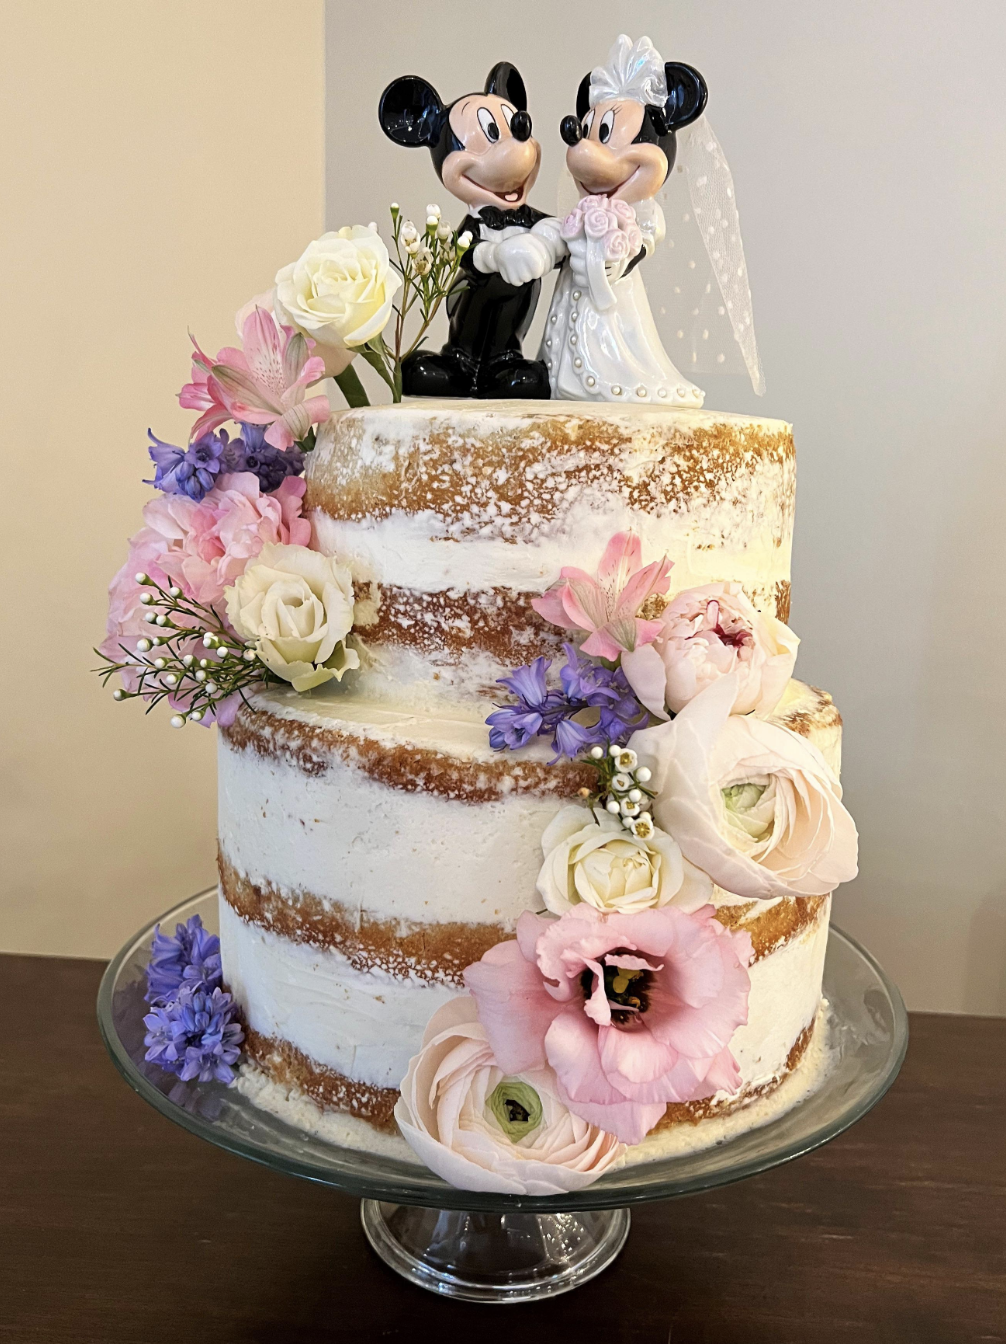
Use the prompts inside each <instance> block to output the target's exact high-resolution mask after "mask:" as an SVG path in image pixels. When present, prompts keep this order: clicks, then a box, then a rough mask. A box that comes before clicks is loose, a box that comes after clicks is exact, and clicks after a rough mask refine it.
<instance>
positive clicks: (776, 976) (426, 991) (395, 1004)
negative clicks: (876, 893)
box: [220, 897, 830, 1133]
mask: <svg viewBox="0 0 1006 1344" xmlns="http://www.w3.org/2000/svg"><path fill="white" fill-rule="evenodd" d="M829 913H830V900H829V898H827V897H824V898H820V899H811V900H803V901H780V902H778V903H776V904H774V905H772V906H770V907H769V908H768V909H767V910H766V909H765V908H764V907H762V908H761V909H760V910H759V911H758V912H757V913H754V910H753V907H751V906H736V905H732V906H723V907H721V908H720V911H719V913H718V918H720V919H721V920H722V921H723V922H724V923H729V924H731V925H733V926H736V927H740V928H744V929H747V930H748V931H749V932H750V933H751V936H752V942H753V944H754V948H755V960H754V962H753V964H752V966H751V993H750V999H749V1004H748V1021H747V1024H746V1025H745V1026H743V1027H741V1028H740V1029H739V1030H738V1031H737V1033H736V1035H735V1036H734V1038H733V1041H732V1042H731V1049H732V1051H733V1053H734V1055H735V1057H736V1059H737V1062H738V1064H739V1066H740V1073H741V1088H740V1091H739V1092H737V1093H735V1094H732V1095H727V1094H725V1093H720V1094H717V1095H715V1096H713V1097H710V1098H708V1099H705V1100H703V1101H698V1102H691V1103H687V1104H683V1105H671V1106H668V1108H667V1111H666V1113H665V1115H664V1118H663V1120H662V1121H661V1122H660V1124H659V1125H658V1127H657V1128H658V1129H663V1128H666V1127H668V1126H671V1125H674V1124H678V1123H688V1124H692V1125H695V1124H702V1123H705V1122H707V1121H709V1120H710V1119H713V1118H717V1117H720V1116H722V1115H724V1114H726V1113H728V1112H731V1111H735V1110H738V1109H739V1108H743V1107H748V1106H750V1105H751V1104H752V1103H754V1102H757V1101H758V1100H759V1099H760V1098H763V1097H765V1096H766V1095H767V1094H769V1093H770V1092H772V1091H773V1089H775V1088H777V1087H778V1086H779V1085H780V1083H782V1082H783V1080H784V1079H785V1078H786V1077H787V1076H788V1075H789V1074H790V1073H791V1072H792V1071H793V1070H794V1069H795V1068H796V1066H797V1065H798V1064H799V1063H800V1061H801V1059H802V1057H803V1055H804V1053H805V1051H806V1050H807V1048H808V1045H809V1043H810V1041H811V1036H812V1032H813V1029H814V1023H815V1021H816V1020H817V1017H818V1012H819V1008H820V1004H821V979H822V973H823V969H824V955H825V949H826V947H827V940H828V919H829ZM220 933H221V942H222V945H223V948H224V974H225V978H226V980H227V983H228V986H229V987H230V989H231V990H232V991H233V993H234V994H235V996H236V998H237V1000H238V1002H239V1003H241V1004H242V1005H243V1007H244V1013H245V1025H246V1030H247V1053H248V1057H249V1059H250V1060H251V1062H252V1063H253V1064H254V1065H255V1066H256V1068H257V1069H258V1070H259V1071H260V1073H261V1074H262V1075H263V1076H264V1078H265V1079H268V1080H269V1081H271V1082H272V1083H274V1084H276V1085H277V1088H276V1089H274V1090H273V1092H272V1094H271V1095H272V1098H273V1105H272V1107H271V1109H279V1111H280V1113H281V1114H282V1113H284V1110H285V1112H286V1114H287V1115H288V1117H289V1118H290V1119H291V1120H296V1117H297V1115H298V1113H299V1112H300V1110H301V1108H302V1103H303V1101H304V1100H305V1099H309V1100H310V1101H311V1102H313V1103H314V1105H315V1106H316V1107H318V1108H320V1109H321V1110H323V1111H334V1112H342V1113H347V1114H349V1115H351V1116H355V1117H358V1118H359V1119H362V1120H365V1121H366V1122H367V1123H368V1125H369V1126H371V1127H373V1129H374V1130H376V1131H379V1132H384V1133H390V1132H393V1131H394V1128H395V1122H394V1117H393V1114H392V1112H393V1109H394V1105H395V1102H396V1101H397V1099H398V1083H399V1081H400V1080H401V1079H402V1077H404V1074H405V1071H406V1068H407V1066H408V1061H409V1058H410V1056H411V1055H413V1054H414V1053H415V1052H416V1050H417V1049H418V1047H419V1042H420V1040H421V1038H422V1032H423V1028H424V1027H425V1025H426V1022H427V1020H428V1019H429V1017H430V1016H431V1015H432V1014H433V1012H434V1011H435V1010H436V1009H437V1008H438V1007H440V1005H441V1004H442V1003H444V1002H445V1001H446V1000H447V999H449V998H451V997H453V996H454V995H456V994H457V993H458V992H459V990H458V988H457V987H456V986H452V985H448V984H443V983H438V982H435V981H429V980H420V981H416V980H410V979H409V978H407V977H406V978H403V977H401V976H392V975H390V974H387V973H385V974H375V972H374V971H373V970H370V971H367V972H360V971H358V970H356V969H354V967H353V966H352V965H351V964H350V963H349V961H348V960H347V959H346V957H345V956H343V955H342V954H341V953H339V952H338V951H336V950H334V949H326V950H324V951H322V950H320V949H318V948H316V947H312V946H311V945H310V944H305V943H297V942H293V941H291V940H289V939H287V938H285V937H284V936H283V935H281V934H277V933H274V932H270V931H268V930H266V929H263V928H262V927H261V926H260V925H258V924H254V923H249V922H248V921H246V920H244V919H242V917H241V916H240V915H239V914H237V913H236V912H235V910H234V909H233V908H232V906H231V905H230V904H229V902H228V901H227V900H226V899H221V902H220ZM277 1097H279V1098H283V1097H285V1098H286V1101H287V1104H286V1107H285V1108H284V1107H283V1106H282V1105H280V1106H279V1107H277V1105H276V1098H277ZM757 1122H758V1121H757V1119H756V1117H755V1116H754V1114H752V1124H754V1123H757Z"/></svg>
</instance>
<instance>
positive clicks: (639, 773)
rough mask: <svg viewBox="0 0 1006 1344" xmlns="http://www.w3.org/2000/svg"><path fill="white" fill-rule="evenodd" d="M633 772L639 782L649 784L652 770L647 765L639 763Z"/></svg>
mask: <svg viewBox="0 0 1006 1344" xmlns="http://www.w3.org/2000/svg"><path fill="white" fill-rule="evenodd" d="M634 773H635V776H636V778H637V779H638V780H639V782H640V784H649V782H650V780H651V779H652V778H653V771H652V770H651V769H650V768H649V766H647V765H641V766H640V767H639V769H638V770H636V771H635V772H634Z"/></svg>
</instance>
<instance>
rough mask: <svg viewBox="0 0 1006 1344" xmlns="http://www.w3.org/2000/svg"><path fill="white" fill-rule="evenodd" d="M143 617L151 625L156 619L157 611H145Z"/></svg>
mask: <svg viewBox="0 0 1006 1344" xmlns="http://www.w3.org/2000/svg"><path fill="white" fill-rule="evenodd" d="M143 619H144V620H145V621H146V623H147V624H148V625H153V623H154V622H155V621H156V620H157V612H156V611H145V612H144V613H143Z"/></svg>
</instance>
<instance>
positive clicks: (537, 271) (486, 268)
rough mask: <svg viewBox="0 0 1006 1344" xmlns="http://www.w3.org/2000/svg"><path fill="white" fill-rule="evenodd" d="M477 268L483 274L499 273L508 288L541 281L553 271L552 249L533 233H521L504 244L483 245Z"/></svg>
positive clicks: (479, 253)
mask: <svg viewBox="0 0 1006 1344" xmlns="http://www.w3.org/2000/svg"><path fill="white" fill-rule="evenodd" d="M474 261H475V267H476V270H479V271H482V272H483V274H489V273H490V272H493V271H495V272H496V273H497V274H498V275H499V276H501V277H502V279H503V280H505V281H506V283H507V284H508V285H514V286H517V285H526V284H528V283H529V282H530V281H531V280H540V279H541V277H542V276H543V275H547V274H548V272H549V271H550V270H551V269H552V267H553V265H554V264H555V263H554V260H553V258H552V249H551V248H550V247H548V246H547V245H546V244H545V243H544V242H542V240H541V239H540V238H536V237H535V236H534V234H532V233H530V232H524V233H517V234H514V235H513V237H511V238H504V239H503V241H502V242H500V243H479V245H478V247H477V248H476V249H475V257H474Z"/></svg>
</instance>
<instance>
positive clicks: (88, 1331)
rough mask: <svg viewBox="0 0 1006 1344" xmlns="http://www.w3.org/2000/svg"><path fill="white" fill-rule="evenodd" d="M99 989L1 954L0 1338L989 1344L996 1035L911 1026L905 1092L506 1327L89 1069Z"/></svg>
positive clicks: (143, 1343) (320, 1201) (667, 1212)
mask: <svg viewBox="0 0 1006 1344" xmlns="http://www.w3.org/2000/svg"><path fill="white" fill-rule="evenodd" d="M101 972H102V966H101V964H100V963H98V962H94V961H72V960H67V959H62V958H42V957H14V956H3V957H0V1025H2V1030H0V1340H3V1341H8V1340H9V1341H16V1344H43V1341H44V1344H64V1342H65V1344H127V1342H128V1344H161V1342H162V1341H163V1342H164V1344H204V1342H205V1344H211V1342H212V1344H229V1342H230V1341H248V1342H249V1344H301V1342H303V1344H309V1342H310V1344H323V1342H324V1341H328V1340H350V1339H353V1340H358V1341H366V1342H367V1344H374V1342H376V1341H378V1340H382V1339H390V1340H394V1339H403V1340H405V1339H409V1340H412V1339H426V1338H430V1339H438V1340H441V1341H451V1342H452V1344H453V1342H454V1341H464V1340H468V1339H471V1340H472V1341H476V1342H477V1344H495V1341H506V1344H515V1341H521V1340H524V1339H528V1340H550V1341H556V1342H557V1344H561V1342H563V1341H566V1340H574V1341H576V1342H577V1344H592V1342H593V1341H597V1344H636V1342H637V1341H638V1342H639V1344H668V1341H669V1342H670V1344H831V1342H832V1341H836V1342H837V1341H856V1342H857V1344H858V1342H859V1341H873V1340H878V1341H884V1342H885V1344H887V1341H890V1342H891V1344H894V1342H895V1341H897V1344H902V1342H903V1344H962V1341H972V1340H974V1341H979V1340H980V1341H994V1340H999V1341H1002V1340H1006V1282H1004V1277H1003V1275H1004V1263H1003V1252H1004V1245H1006V1235H1004V1233H1006V1125H1004V1119H1006V1105H1004V1102H1006V1080H1004V1064H1006V1020H997V1019H990V1018H974V1017H942V1016H935V1015H927V1014H915V1015H914V1016H913V1018H912V1042H911V1045H910V1047H909V1051H908V1059H907V1062H906V1064H905V1067H904V1070H903V1071H902V1074H901V1077H900V1078H899V1080H898V1082H897V1083H896V1084H895V1086H894V1088H893V1090H892V1091H891V1092H890V1093H889V1095H888V1096H887V1097H886V1098H885V1099H884V1101H882V1102H881V1103H880V1105H879V1106H878V1107H877V1108H876V1110H874V1111H873V1112H872V1113H871V1114H870V1115H869V1116H867V1118H866V1119H865V1120H863V1121H861V1122H860V1123H859V1124H858V1125H856V1126H855V1127H854V1128H853V1129H852V1130H850V1131H849V1132H848V1133H846V1134H844V1135H843V1136H842V1137H841V1138H839V1139H836V1140H835V1142H833V1143H831V1144H829V1145H828V1146H827V1147H825V1148H823V1149H820V1150H819V1151H818V1152H816V1153H812V1154H811V1155H810V1156H809V1157H805V1158H802V1159H801V1160H800V1161H798V1162H793V1163H791V1164H790V1165H788V1166H785V1167H780V1168H777V1169H776V1170H775V1171H771V1172H767V1173H765V1174H764V1175H762V1176H757V1177H755V1178H754V1179H752V1180H749V1181H744V1182H742V1183H741V1184H739V1185H734V1186H729V1187H727V1188H725V1189H721V1190H718V1191H715V1192H713V1193H711V1194H706V1195H699V1196H695V1197H693V1198H691V1199H682V1200H674V1201H671V1202H669V1203H666V1204H650V1205H646V1206H644V1207H642V1208H640V1209H638V1210H637V1211H635V1212H634V1213H633V1215H632V1233H631V1235H630V1237H629V1242H628V1245H627V1247H626V1249H625V1251H624V1252H623V1254H622V1257H621V1258H620V1260H618V1261H617V1262H616V1264H615V1265H614V1266H613V1267H612V1268H611V1269H609V1270H608V1271H607V1272H606V1273H604V1274H602V1275H601V1276H600V1277H599V1278H597V1279H595V1280H594V1281H593V1282H592V1283H589V1284H587V1285H586V1286H585V1287H583V1288H581V1289H579V1290H577V1291H576V1292H574V1293H571V1294H569V1295H568V1296H565V1297H560V1298H557V1299H555V1300H554V1301H552V1302H544V1303H541V1304H535V1305H531V1306H514V1307H510V1308H506V1309H504V1308H499V1307H479V1306H472V1305H469V1304H466V1303H455V1302H445V1301H441V1300H439V1299H437V1298H435V1297H434V1296H432V1295H431V1294H429V1293H426V1292H424V1291H423V1290H421V1289H419V1288H413V1287H412V1286H411V1285H410V1284H407V1283H406V1282H405V1281H404V1280H402V1279H399V1278H398V1277H397V1276H396V1275H395V1274H393V1273H392V1271H391V1270H389V1269H387V1268H386V1267H385V1266H384V1265H383V1264H382V1263H381V1262H380V1261H379V1260H378V1259H377V1258H376V1256H375V1255H374V1254H373V1253H372V1252H371V1251H370V1249H369V1248H368V1246H367V1245H366V1243H365V1241H364V1239H363V1234H362V1232H361V1230H360V1225H359V1212H358V1205H357V1202H356V1201H355V1200H353V1199H350V1198H348V1197H346V1196H342V1195H338V1194H335V1193H333V1192H332V1191H330V1190H327V1189H325V1188H323V1187H320V1186H314V1185H310V1184H308V1183H307V1182H304V1181H296V1180H293V1179H291V1178H290V1177H286V1176H280V1175H277V1174H275V1173H273V1172H271V1171H268V1170H266V1169H265V1168H263V1167H259V1166H255V1165H253V1164H252V1163H251V1162H246V1161H242V1160H241V1159H240V1158H237V1157H231V1156H229V1155H228V1154H226V1153H223V1152H221V1151H220V1150H218V1149H216V1148H214V1147H212V1146H211V1145H210V1144H207V1143H204V1142H202V1141H201V1140H199V1139H197V1138H194V1137H193V1136H191V1135H189V1134H187V1133H185V1132H184V1131H183V1130H181V1129H178V1128H177V1127H175V1126H174V1125H172V1124H170V1123H169V1122H168V1121H167V1120H164V1119H162V1118H161V1117H160V1116H159V1115H157V1114H156V1113H155V1112H154V1111H153V1110H152V1109H151V1108H150V1107H149V1106H147V1105H146V1103H144V1102H142V1101H141V1100H140V1099H139V1097H137V1096H135V1095H134V1094H133V1093H132V1092H131V1091H130V1089H129V1088H128V1087H127V1086H126V1084H125V1083H124V1082H123V1081H122V1080H121V1079H120V1077H119V1076H118V1074H117V1073H116V1072H115V1070H114V1068H113V1067H112V1064H111V1063H110V1061H109V1060H108V1059H107V1057H106V1055H105V1052H104V1049H103V1048H102V1045H101V1042H100V1039H99V1037H98V1029H97V1025H96V1023H95V1017H94V1000H95V995H96V993H97V989H98V981H99V979H100V977H101Z"/></svg>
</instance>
